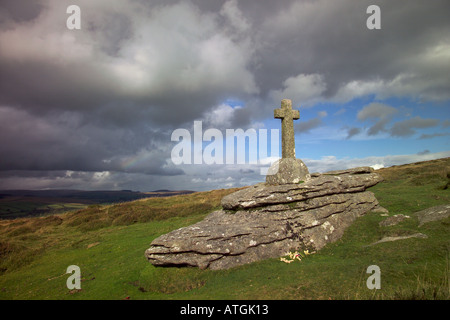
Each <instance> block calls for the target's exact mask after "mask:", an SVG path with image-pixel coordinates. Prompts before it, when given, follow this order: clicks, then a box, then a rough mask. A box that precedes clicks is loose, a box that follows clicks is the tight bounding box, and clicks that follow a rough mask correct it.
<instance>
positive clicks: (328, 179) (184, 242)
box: [145, 167, 385, 270]
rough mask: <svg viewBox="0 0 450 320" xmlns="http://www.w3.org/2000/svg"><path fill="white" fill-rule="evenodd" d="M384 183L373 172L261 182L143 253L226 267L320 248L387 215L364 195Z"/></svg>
mask: <svg viewBox="0 0 450 320" xmlns="http://www.w3.org/2000/svg"><path fill="white" fill-rule="evenodd" d="M381 180H382V178H381V176H379V175H378V174H377V173H375V172H374V171H373V169H372V168H369V167H367V168H366V167H363V168H356V169H351V170H343V171H334V172H328V173H325V174H311V178H310V179H309V180H307V181H304V182H303V181H302V182H300V183H296V184H285V185H269V184H265V183H261V184H257V185H255V186H251V187H249V188H246V189H242V190H240V191H237V192H235V193H233V194H230V195H228V196H226V197H224V198H223V199H222V206H223V209H222V210H218V211H215V212H213V213H211V214H210V215H208V216H207V217H206V218H205V219H204V220H203V221H200V222H198V223H196V224H194V225H192V226H189V227H185V228H180V229H178V230H174V231H172V232H170V233H167V234H165V235H162V236H160V237H158V238H157V239H155V240H154V241H153V242H152V243H151V245H150V248H149V249H147V250H146V251H145V256H146V257H147V259H148V260H149V261H150V262H151V263H152V264H153V265H156V266H195V267H199V268H201V269H205V268H210V269H215V270H217V269H228V268H231V267H235V266H238V265H242V264H246V263H251V262H254V261H258V260H262V259H267V258H274V257H280V256H283V255H285V254H286V253H287V252H289V251H291V250H305V249H309V250H314V251H315V250H320V249H321V248H323V247H324V246H325V245H326V244H327V243H330V242H334V241H336V240H338V239H340V238H341V237H342V235H343V233H344V230H345V229H346V228H347V227H348V226H350V225H351V224H352V222H353V221H354V220H355V219H356V218H357V217H359V216H362V215H364V214H365V213H367V212H369V211H377V210H378V211H383V210H385V209H383V208H381V207H380V206H379V205H378V201H377V199H376V198H375V196H374V194H373V193H372V192H370V191H366V189H367V188H368V187H371V186H373V185H375V184H377V183H378V182H380V181H381Z"/></svg>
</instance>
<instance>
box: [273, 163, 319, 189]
mask: <svg viewBox="0 0 450 320" xmlns="http://www.w3.org/2000/svg"><path fill="white" fill-rule="evenodd" d="M309 179H311V176H310V175H309V171H308V168H307V167H306V165H305V164H304V163H303V161H302V160H300V159H295V158H283V159H280V160H277V161H276V162H275V163H274V164H272V165H271V166H270V168H269V170H268V172H267V176H266V182H267V183H268V184H271V185H277V184H288V183H299V182H304V181H307V180H309Z"/></svg>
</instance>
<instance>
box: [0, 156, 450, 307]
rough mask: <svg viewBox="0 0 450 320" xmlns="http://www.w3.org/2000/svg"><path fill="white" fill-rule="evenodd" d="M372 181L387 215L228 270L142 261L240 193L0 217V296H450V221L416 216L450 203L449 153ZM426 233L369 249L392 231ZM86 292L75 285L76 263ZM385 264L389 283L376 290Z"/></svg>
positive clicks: (365, 219) (370, 215)
mask: <svg viewBox="0 0 450 320" xmlns="http://www.w3.org/2000/svg"><path fill="white" fill-rule="evenodd" d="M378 172H379V173H380V174H381V175H383V177H384V178H385V181H384V182H382V183H380V184H378V185H376V186H374V187H372V188H371V189H370V190H371V191H373V192H374V193H375V195H376V197H377V199H378V200H379V201H380V204H381V205H382V206H384V207H385V208H387V209H388V210H389V215H394V214H399V213H403V214H406V215H409V216H411V218H410V219H406V220H405V221H403V222H401V223H400V224H398V225H396V226H391V227H381V226H380V225H379V222H380V221H382V220H383V219H385V218H386V217H384V216H381V215H380V213H375V212H371V213H368V214H366V215H365V216H364V217H361V218H359V219H357V220H356V221H355V223H354V224H353V225H352V226H351V227H350V228H348V229H347V230H346V232H345V234H344V236H343V237H342V238H341V239H340V240H339V241H337V242H335V243H332V244H329V245H327V246H326V247H325V248H323V249H322V250H320V251H319V252H317V253H314V254H312V255H308V256H306V257H304V258H303V259H302V261H297V260H295V261H294V262H292V263H290V264H287V263H284V262H281V261H280V260H279V259H268V260H264V261H260V262H256V263H252V264H248V265H244V266H241V267H237V268H233V269H230V270H219V271H212V270H199V269H197V268H161V267H154V266H153V265H151V264H150V263H148V262H147V260H146V259H145V257H144V251H145V250H146V249H147V248H148V247H149V244H150V242H151V241H152V240H153V239H155V238H156V237H158V236H160V235H161V234H164V233H167V232H169V231H171V230H174V229H177V228H180V227H183V226H188V225H191V224H193V223H195V222H197V221H200V220H201V219H203V218H204V217H205V216H206V215H207V214H208V213H209V212H211V211H213V210H215V209H217V208H219V207H220V199H221V198H222V197H223V196H224V195H226V194H228V193H231V192H233V191H235V190H232V189H229V190H214V191H209V192H199V193H194V194H190V195H183V196H174V197H167V198H151V199H144V200H137V201H132V202H128V203H122V204H117V205H111V206H90V207H88V208H86V209H83V210H79V211H77V212H69V213H65V214H60V215H54V216H47V217H41V218H23V219H16V220H4V221H0V299H58V300H59V299H62V300H66V299H67V300H73V299H75V300H79V299H108V300H109V299H112V300H121V299H137V300H139V299H165V300H173V299H188V300H195V299H275V300H278V299H283V300H289V299H295V300H297V299H323V300H328V299H350V300H352V299H396V300H398V299H400V300H402V299H408V300H411V299H417V300H418V299H445V300H448V299H450V280H449V273H450V270H449V264H450V263H449V260H450V232H449V231H450V228H449V227H450V218H447V219H444V220H441V221H436V222H430V223H427V224H425V225H423V226H422V227H418V220H417V218H416V217H415V216H414V212H416V211H419V210H422V209H425V208H428V207H431V206H435V205H440V204H445V203H450V193H449V190H448V188H445V185H446V184H447V183H448V177H447V174H448V173H449V172H450V159H440V160H435V161H429V162H424V163H416V164H411V165H405V166H398V167H392V168H385V169H381V170H379V171H378ZM417 232H420V233H424V234H426V235H427V236H428V238H426V239H416V238H411V239H408V240H401V241H396V242H387V243H381V244H378V245H373V246H370V244H372V243H374V242H376V241H378V240H380V239H381V238H383V237H385V236H394V235H407V234H413V233H417ZM72 264H74V265H78V266H79V267H80V269H81V277H82V282H81V290H69V289H67V287H66V280H67V278H68V277H69V274H66V273H65V272H66V269H67V267H68V266H69V265H72ZM370 265H378V266H379V267H380V270H381V289H380V290H369V289H368V288H367V286H366V280H367V278H368V277H369V274H367V273H366V270H367V267H368V266H370Z"/></svg>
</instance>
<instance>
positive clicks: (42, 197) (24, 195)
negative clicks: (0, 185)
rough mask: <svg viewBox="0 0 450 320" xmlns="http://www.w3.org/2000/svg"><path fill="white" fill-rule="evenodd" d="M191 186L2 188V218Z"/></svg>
mask: <svg viewBox="0 0 450 320" xmlns="http://www.w3.org/2000/svg"><path fill="white" fill-rule="evenodd" d="M193 192H195V191H190V190H180V191H177V190H156V191H151V192H141V191H132V190H116V191H111V190H97V191H84V190H76V189H55V190H0V219H14V218H19V217H26V216H40V215H47V214H55V213H60V212H64V211H68V210H76V209H81V208H83V207H87V206H88V205H95V204H114V203H119V202H128V201H133V200H138V199H144V198H154V197H170V196H176V195H183V194H190V193H193Z"/></svg>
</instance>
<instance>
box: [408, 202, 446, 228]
mask: <svg viewBox="0 0 450 320" xmlns="http://www.w3.org/2000/svg"><path fill="white" fill-rule="evenodd" d="M415 214H416V215H417V218H418V219H419V227H420V226H422V225H423V224H424V223H427V222H431V221H437V220H442V219H445V218H447V217H450V204H444V205H440V206H436V207H431V208H428V209H425V210H421V211H419V212H416V213H415Z"/></svg>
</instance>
